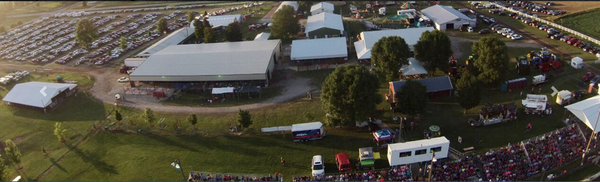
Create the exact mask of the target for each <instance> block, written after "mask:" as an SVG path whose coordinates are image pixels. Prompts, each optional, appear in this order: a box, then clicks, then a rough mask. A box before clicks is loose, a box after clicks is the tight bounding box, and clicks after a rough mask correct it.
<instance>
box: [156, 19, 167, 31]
mask: <svg viewBox="0 0 600 182" xmlns="http://www.w3.org/2000/svg"><path fill="white" fill-rule="evenodd" d="M156 31H158V32H160V33H165V32H167V20H165V19H164V18H160V19H159V20H158V22H156Z"/></svg>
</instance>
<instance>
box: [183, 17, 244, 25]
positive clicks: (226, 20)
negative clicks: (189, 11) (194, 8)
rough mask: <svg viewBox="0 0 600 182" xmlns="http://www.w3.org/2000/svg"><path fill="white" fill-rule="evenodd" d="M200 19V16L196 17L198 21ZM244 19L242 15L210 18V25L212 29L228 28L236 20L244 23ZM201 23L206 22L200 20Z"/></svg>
mask: <svg viewBox="0 0 600 182" xmlns="http://www.w3.org/2000/svg"><path fill="white" fill-rule="evenodd" d="M199 18H200V17H199V16H198V17H196V19H199ZM243 18H244V17H243V16H242V15H241V14H233V15H217V16H208V23H209V24H210V26H212V27H218V26H223V27H226V26H229V24H231V23H233V21H234V20H236V19H237V21H238V22H242V20H243ZM200 21H204V20H203V19H200ZM190 27H194V24H193V23H190Z"/></svg>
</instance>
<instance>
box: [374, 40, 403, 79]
mask: <svg viewBox="0 0 600 182" xmlns="http://www.w3.org/2000/svg"><path fill="white" fill-rule="evenodd" d="M409 56H410V49H409V48H408V45H407V44H406V41H404V39H403V38H402V37H398V36H391V37H384V38H381V39H379V41H377V42H375V45H374V46H373V48H372V49H371V60H372V62H373V67H374V68H375V71H376V72H377V73H379V74H383V75H385V78H386V80H387V81H394V80H396V79H398V78H399V77H400V68H402V65H408V57H409Z"/></svg>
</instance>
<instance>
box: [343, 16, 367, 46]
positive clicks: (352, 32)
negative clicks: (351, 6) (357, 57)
mask: <svg viewBox="0 0 600 182" xmlns="http://www.w3.org/2000/svg"><path fill="white" fill-rule="evenodd" d="M344 30H346V32H348V36H349V37H350V42H352V43H354V42H355V41H358V40H357V39H356V35H358V34H360V33H361V32H363V31H366V30H367V29H366V28H365V26H364V25H363V24H362V23H361V22H360V21H348V20H344Z"/></svg>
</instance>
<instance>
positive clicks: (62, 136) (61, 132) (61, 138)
mask: <svg viewBox="0 0 600 182" xmlns="http://www.w3.org/2000/svg"><path fill="white" fill-rule="evenodd" d="M54 136H56V138H58V142H62V143H65V142H67V129H63V128H62V124H61V123H59V122H56V123H54Z"/></svg>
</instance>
